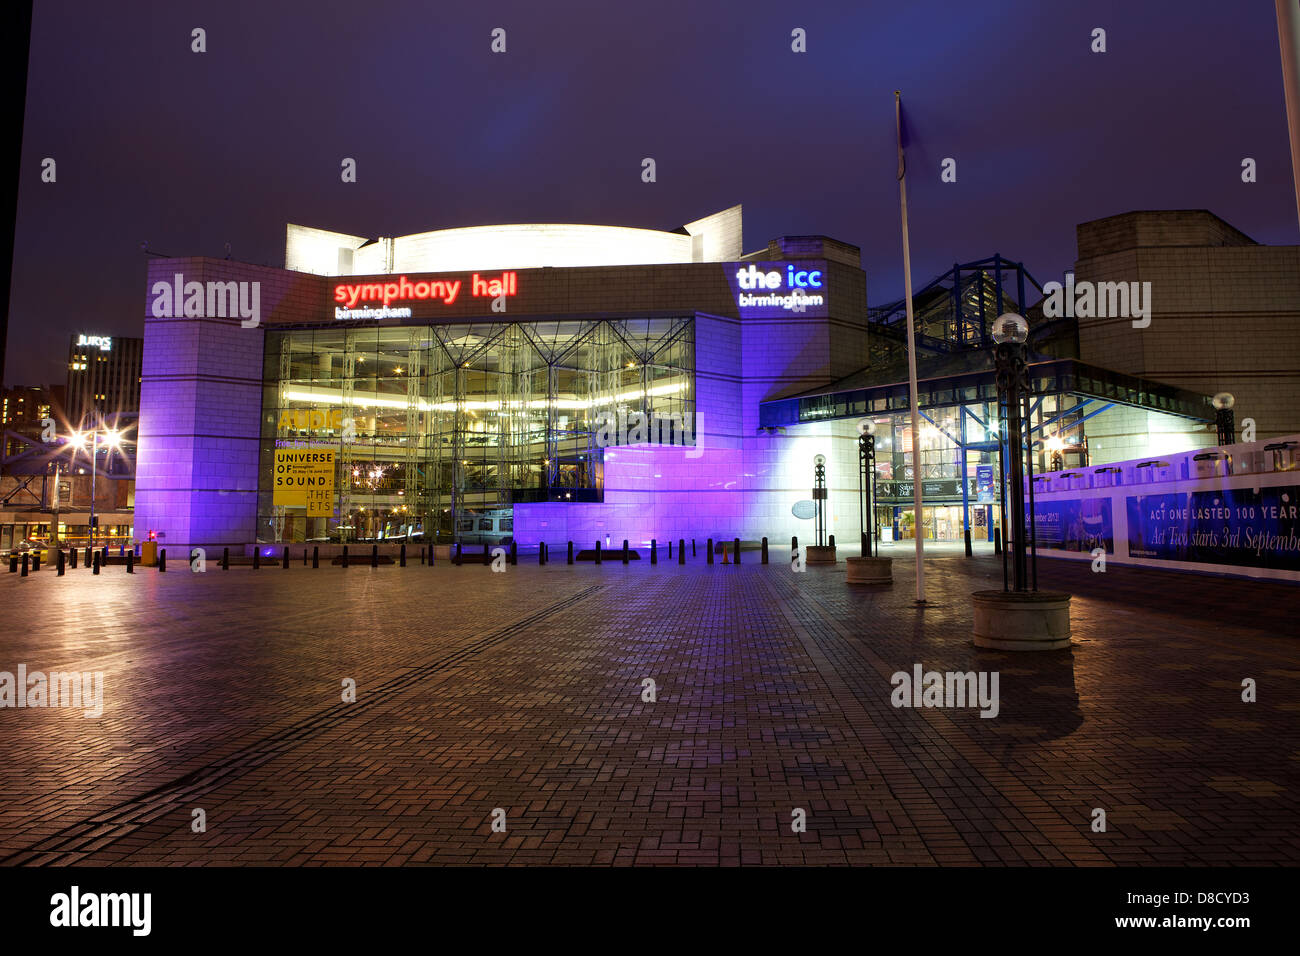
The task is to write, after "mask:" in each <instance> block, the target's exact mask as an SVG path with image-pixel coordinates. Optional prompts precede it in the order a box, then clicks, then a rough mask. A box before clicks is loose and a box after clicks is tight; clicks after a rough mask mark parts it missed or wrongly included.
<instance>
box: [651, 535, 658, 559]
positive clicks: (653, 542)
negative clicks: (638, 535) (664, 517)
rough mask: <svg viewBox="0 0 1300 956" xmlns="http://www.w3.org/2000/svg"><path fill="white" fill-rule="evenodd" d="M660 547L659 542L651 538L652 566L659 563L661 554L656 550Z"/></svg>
mask: <svg viewBox="0 0 1300 956" xmlns="http://www.w3.org/2000/svg"><path fill="white" fill-rule="evenodd" d="M658 546H659V542H658V540H657V539H655V538H651V539H650V563H651V564H658V563H659V552H658V551H656V550H655V549H656V548H657V547H658Z"/></svg>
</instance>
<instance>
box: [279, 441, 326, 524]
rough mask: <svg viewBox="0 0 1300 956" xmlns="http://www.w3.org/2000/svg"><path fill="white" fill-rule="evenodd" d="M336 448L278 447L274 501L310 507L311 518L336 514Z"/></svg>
mask: <svg viewBox="0 0 1300 956" xmlns="http://www.w3.org/2000/svg"><path fill="white" fill-rule="evenodd" d="M334 451H335V449H333V448H277V449H276V450H275V477H274V482H273V484H272V488H273V489H274V491H273V494H272V498H271V503H272V504H274V505H276V506H277V507H280V506H286V507H290V508H303V507H305V508H306V509H307V515H308V517H312V518H327V517H329V516H330V515H332V514H333V513H334Z"/></svg>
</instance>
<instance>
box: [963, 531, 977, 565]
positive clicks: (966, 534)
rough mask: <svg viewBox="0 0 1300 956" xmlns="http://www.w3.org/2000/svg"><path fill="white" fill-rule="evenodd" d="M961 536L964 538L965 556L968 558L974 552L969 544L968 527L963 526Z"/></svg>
mask: <svg viewBox="0 0 1300 956" xmlns="http://www.w3.org/2000/svg"><path fill="white" fill-rule="evenodd" d="M962 536H963V537H964V538H965V539H966V557H968V558H969V557H970V556H971V555H972V554H974V553H975V552H974V551H973V550H972V549H971V546H970V528H963V529H962Z"/></svg>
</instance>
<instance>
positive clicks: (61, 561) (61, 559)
mask: <svg viewBox="0 0 1300 956" xmlns="http://www.w3.org/2000/svg"><path fill="white" fill-rule="evenodd" d="M64 560H65V559H64V557H63V549H62V548H59V556H58V557H57V558H55V566H56V567H57V568H58V569H59V577H63V574H64V567H63V564H64ZM126 569H127V570H128V571H130V570H131V566H130V565H129V564H128V565H127V567H126Z"/></svg>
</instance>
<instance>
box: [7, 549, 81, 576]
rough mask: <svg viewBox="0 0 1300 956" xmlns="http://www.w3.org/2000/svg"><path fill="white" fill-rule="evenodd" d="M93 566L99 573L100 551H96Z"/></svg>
mask: <svg viewBox="0 0 1300 956" xmlns="http://www.w3.org/2000/svg"><path fill="white" fill-rule="evenodd" d="M93 567H94V573H95V574H98V573H99V552H98V551H96V552H95V563H94V565H93ZM23 570H24V571H26V570H27V569H26V568H23Z"/></svg>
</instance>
